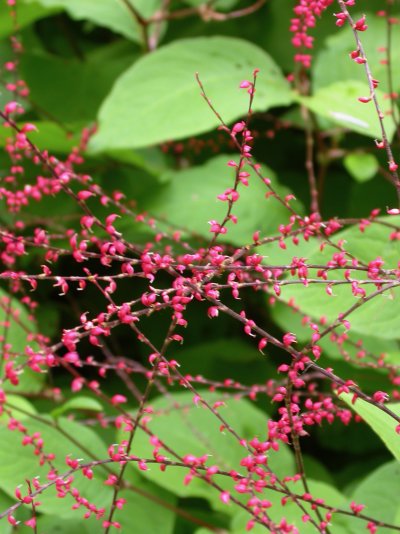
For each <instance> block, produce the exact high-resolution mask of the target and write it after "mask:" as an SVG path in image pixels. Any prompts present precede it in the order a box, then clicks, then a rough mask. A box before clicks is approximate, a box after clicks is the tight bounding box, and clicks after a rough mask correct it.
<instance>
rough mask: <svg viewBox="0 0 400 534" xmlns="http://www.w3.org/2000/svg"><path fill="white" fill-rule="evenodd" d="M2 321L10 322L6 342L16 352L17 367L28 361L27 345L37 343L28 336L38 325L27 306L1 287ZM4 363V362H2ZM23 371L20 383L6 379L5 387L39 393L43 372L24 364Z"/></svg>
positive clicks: (0, 313) (15, 390) (16, 390)
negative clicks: (15, 383)
mask: <svg viewBox="0 0 400 534" xmlns="http://www.w3.org/2000/svg"><path fill="white" fill-rule="evenodd" d="M0 304H1V306H0V323H1V324H4V322H8V323H9V327H8V328H7V331H6V338H5V339H6V343H7V344H9V345H10V351H11V352H12V353H15V354H16V355H17V356H16V358H15V364H16V367H18V366H19V365H22V364H24V363H25V362H26V352H25V349H26V347H27V346H30V347H32V348H34V347H35V344H34V343H32V342H28V337H29V336H30V335H31V334H33V333H36V325H35V323H34V322H32V318H31V316H30V314H29V313H28V311H27V309H26V308H25V306H23V305H22V304H20V303H19V302H18V301H17V300H16V299H13V298H11V297H10V296H9V295H8V294H7V293H6V292H5V291H3V290H1V289H0ZM2 363H4V362H2ZM22 369H23V372H22V373H21V374H20V375H19V376H18V378H19V384H18V385H16V386H14V385H11V384H10V382H9V381H5V383H4V387H5V389H6V390H10V389H11V390H12V392H15V393H17V392H26V393H37V392H38V391H40V389H41V388H42V384H43V382H44V379H45V376H46V375H44V374H41V373H35V372H34V371H32V370H31V369H30V368H29V367H26V366H24V367H23V368H22Z"/></svg>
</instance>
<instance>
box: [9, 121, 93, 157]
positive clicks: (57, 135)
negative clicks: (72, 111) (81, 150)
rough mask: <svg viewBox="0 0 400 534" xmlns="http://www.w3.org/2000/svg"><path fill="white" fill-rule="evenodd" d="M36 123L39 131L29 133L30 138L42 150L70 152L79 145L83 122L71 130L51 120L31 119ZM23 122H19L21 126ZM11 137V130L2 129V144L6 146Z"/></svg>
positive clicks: (32, 122)
mask: <svg viewBox="0 0 400 534" xmlns="http://www.w3.org/2000/svg"><path fill="white" fill-rule="evenodd" d="M29 122H30V123H31V124H34V125H35V126H36V128H37V131H32V132H30V133H29V135H28V137H29V139H30V140H31V141H32V142H33V143H35V145H36V146H37V147H38V148H40V150H48V151H50V152H52V153H53V152H63V153H69V152H71V150H72V148H73V147H75V146H78V145H79V141H80V135H79V133H78V132H80V131H81V130H82V128H83V126H84V125H83V124H77V125H73V126H72V128H71V130H72V131H71V132H69V131H66V130H65V129H64V128H62V127H61V126H59V125H58V124H55V123H54V122H50V121H29ZM22 124H23V123H19V124H18V126H19V127H21V126H22ZM9 137H10V132H9V131H7V130H5V129H4V130H0V146H2V147H4V146H5V144H6V140H7V139H8V138H9Z"/></svg>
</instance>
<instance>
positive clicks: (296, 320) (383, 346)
mask: <svg viewBox="0 0 400 534" xmlns="http://www.w3.org/2000/svg"><path fill="white" fill-rule="evenodd" d="M283 291H284V292H286V289H283ZM306 291H308V289H307V290H306ZM334 292H335V294H336V290H335V291H334ZM328 307H329V303H328ZM270 311H271V315H272V317H273V319H274V321H275V322H276V324H278V325H279V326H280V327H281V328H282V330H283V331H285V332H296V337H297V340H298V341H299V342H300V343H304V344H307V343H310V342H311V336H312V334H313V331H312V330H311V328H310V326H309V325H308V324H304V322H303V320H302V319H303V314H301V313H298V311H296V310H294V309H293V307H291V306H289V305H287V304H286V303H283V302H276V303H275V304H274V305H273V306H272V307H271V310H270ZM314 317H315V318H317V315H315V316H314ZM360 339H362V349H363V350H365V351H366V352H367V353H371V356H370V355H369V354H366V356H365V357H364V359H363V362H371V363H376V357H377V356H378V355H379V354H382V353H384V354H385V355H386V359H385V361H390V363H393V364H397V363H399V355H398V353H397V352H396V350H397V348H398V346H397V341H396V340H395V339H382V338H379V337H376V336H374V335H372V333H370V334H365V333H364V334H363V335H362V336H360V335H358V336H357V335H352V331H350V332H349V339H346V340H344V341H343V343H342V345H341V348H342V350H343V351H345V353H346V354H347V355H348V357H349V358H350V363H353V362H354V365H355V366H356V367H357V368H359V360H358V359H357V353H358V352H359V351H360V347H359V346H357V344H356V343H357V341H359V340H360ZM318 345H320V347H321V348H322V351H323V354H324V356H329V357H330V358H332V359H335V360H336V361H337V360H341V361H343V358H344V356H343V352H341V351H340V350H339V347H338V345H337V343H335V342H334V341H332V340H331V339H330V338H329V336H325V337H324V338H322V339H321V341H319V342H318ZM374 357H375V358H374ZM375 372H378V373H379V372H380V371H379V368H378V369H376V370H375ZM381 373H386V371H385V370H384V369H382V370H381Z"/></svg>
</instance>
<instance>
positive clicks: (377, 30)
mask: <svg viewBox="0 0 400 534" xmlns="http://www.w3.org/2000/svg"><path fill="white" fill-rule="evenodd" d="M369 3H370V2H368V4H369ZM360 7H361V6H360ZM362 7H364V6H362ZM365 7H366V8H367V4H366V5H365ZM369 9H371V10H373V9H374V8H373V7H372V6H371V7H369ZM377 9H380V8H378V7H377ZM366 15H367V22H368V31H366V32H364V33H363V36H362V44H363V48H364V50H365V53H366V56H367V58H368V63H369V66H370V68H371V71H372V75H373V77H374V78H375V79H377V80H379V88H380V89H381V91H382V92H385V93H388V92H389V88H388V84H387V65H386V64H385V63H383V62H382V60H383V59H385V54H384V53H383V52H382V51H380V50H379V47H380V45H379V44H378V43H381V44H382V46H385V43H386V40H387V25H386V20H385V18H384V17H378V16H377V15H375V14H374V13H372V12H369V13H366ZM361 16H362V13H358V14H357V13H354V14H352V17H353V18H354V20H357V18H359V17H361ZM391 39H392V43H391V59H392V64H393V65H397V64H399V61H400V34H399V33H398V32H392V36H391ZM356 48H357V46H356V44H355V41H354V35H353V32H352V31H350V28H348V27H347V28H346V27H345V28H343V29H341V30H339V31H336V32H335V33H334V34H333V35H332V36H330V37H329V38H328V39H327V40H326V42H325V47H324V49H323V50H321V51H320V52H319V53H318V54H317V56H316V58H315V63H314V67H313V88H314V90H318V89H320V88H322V87H326V86H329V85H331V84H333V83H335V82H336V81H337V80H341V81H345V80H358V81H360V82H363V83H364V84H365V83H366V75H365V69H364V66H363V65H357V64H356V63H355V62H354V61H352V60H351V59H350V58H349V53H350V52H351V51H352V50H355V49H356ZM332 65H334V68H332ZM392 77H393V88H394V90H395V91H397V90H398V89H399V88H400V72H399V69H396V68H393V69H392Z"/></svg>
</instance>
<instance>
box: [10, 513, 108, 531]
mask: <svg viewBox="0 0 400 534" xmlns="http://www.w3.org/2000/svg"><path fill="white" fill-rule="evenodd" d="M76 515H78V513H77V514H76ZM3 521H4V520H3ZM97 523H98V525H97V528H96V524H95V523H90V526H89V524H88V522H87V520H86V519H81V520H79V519H65V518H63V519H62V521H60V518H59V517H58V516H52V515H47V516H46V515H39V516H38V517H37V527H38V532H43V533H45V534H71V533H72V532H79V534H100V532H101V525H100V523H99V522H97ZM18 534H32V529H31V528H30V527H27V526H25V525H23V524H22V525H19V526H18Z"/></svg>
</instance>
